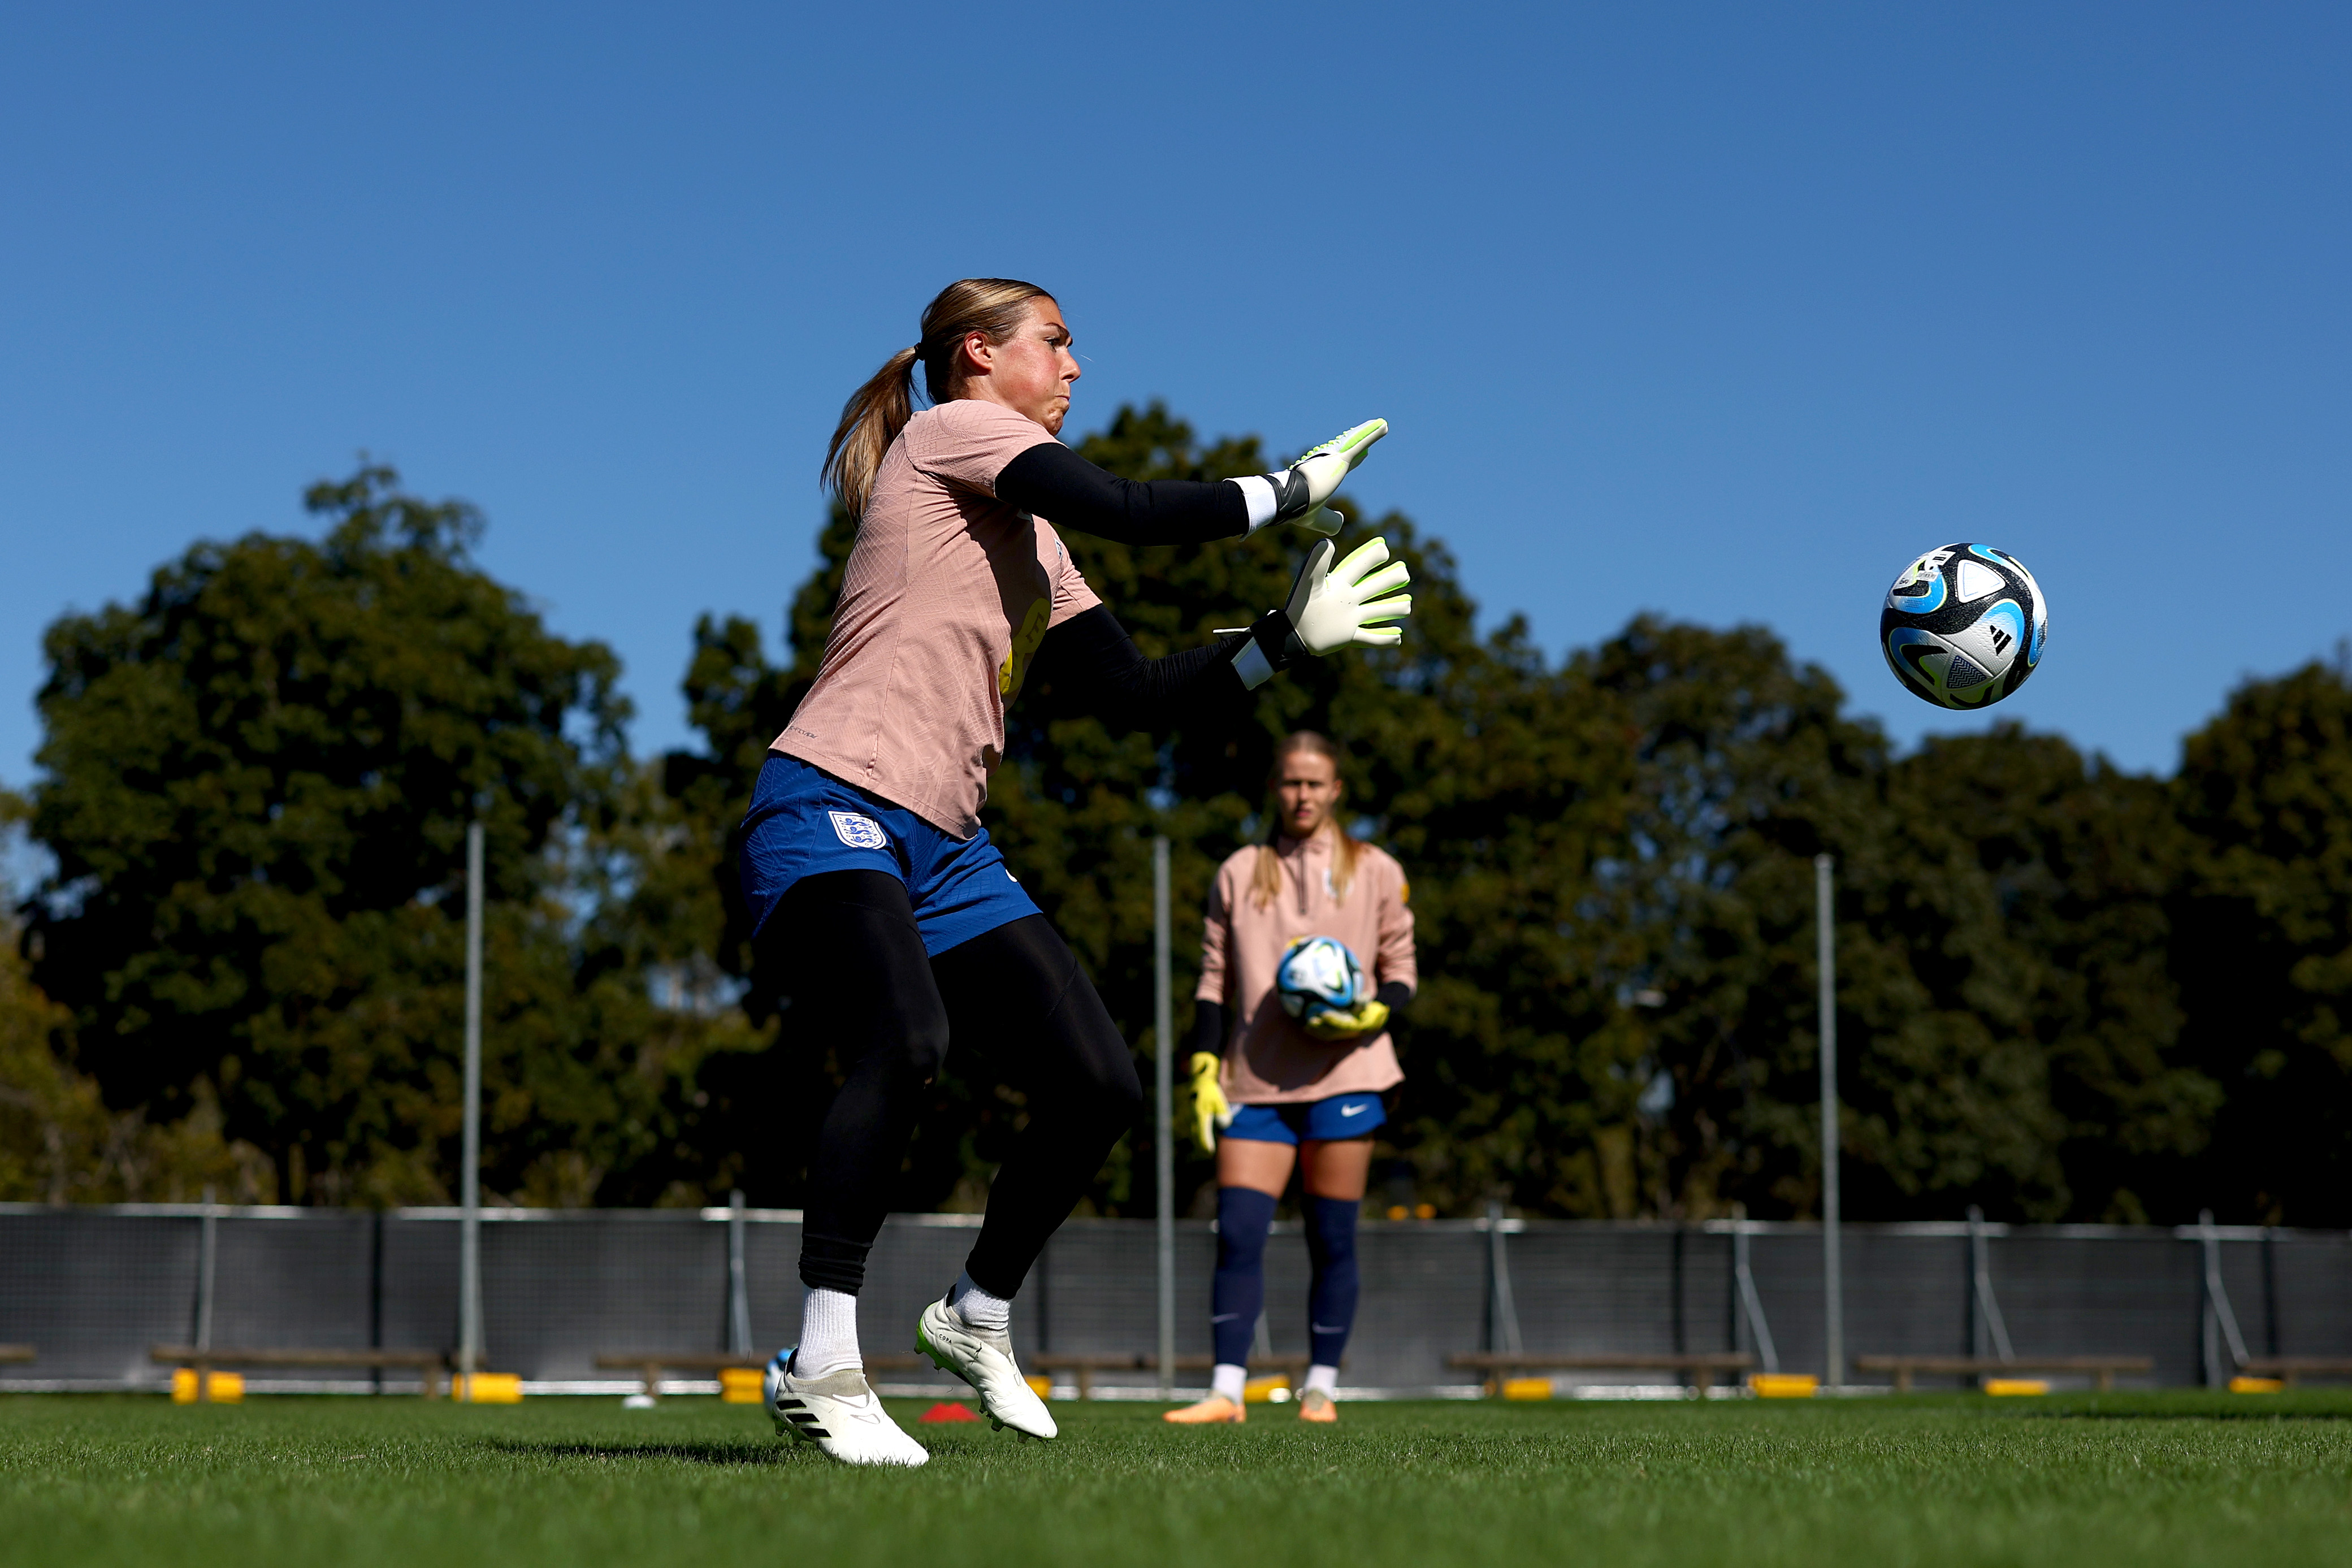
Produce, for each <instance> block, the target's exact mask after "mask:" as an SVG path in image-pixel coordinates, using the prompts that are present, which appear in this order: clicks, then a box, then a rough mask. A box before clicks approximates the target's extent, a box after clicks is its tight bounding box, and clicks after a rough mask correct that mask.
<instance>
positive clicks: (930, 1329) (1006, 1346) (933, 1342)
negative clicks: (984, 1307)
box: [915, 1298, 1061, 1437]
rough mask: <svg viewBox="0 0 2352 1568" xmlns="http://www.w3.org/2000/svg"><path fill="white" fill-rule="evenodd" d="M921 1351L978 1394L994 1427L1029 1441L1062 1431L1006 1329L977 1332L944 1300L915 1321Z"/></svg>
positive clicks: (916, 1336)
mask: <svg viewBox="0 0 2352 1568" xmlns="http://www.w3.org/2000/svg"><path fill="white" fill-rule="evenodd" d="M915 1349H916V1350H918V1351H919V1352H922V1353H923V1354H925V1355H927V1356H929V1357H930V1358H931V1364H932V1365H933V1366H936V1367H938V1368H939V1369H940V1371H941V1372H951V1373H955V1374H956V1375H957V1376H958V1377H960V1378H961V1379H963V1380H964V1381H965V1382H966V1383H968V1384H971V1386H972V1387H973V1388H974V1389H975V1390H976V1391H978V1393H979V1394H980V1402H981V1404H982V1406H983V1407H985V1408H986V1410H987V1411H988V1420H989V1424H990V1425H991V1426H994V1427H995V1428H996V1429H997V1430H998V1431H1000V1432H1002V1431H1003V1430H1004V1429H1005V1428H1006V1427H1007V1426H1010V1427H1012V1428H1013V1430H1014V1431H1015V1432H1018V1433H1020V1434H1022V1436H1027V1437H1052V1436H1058V1435H1059V1433H1060V1431H1061V1428H1060V1427H1058V1426H1055V1425H1054V1415H1053V1413H1052V1412H1051V1411H1049V1410H1047V1409H1046V1408H1045V1401H1044V1400H1042V1399H1040V1398H1038V1397H1037V1391H1036V1390H1035V1389H1034V1388H1032V1387H1030V1386H1029V1384H1028V1381H1027V1380H1026V1379H1024V1377H1023V1376H1022V1375H1021V1363H1019V1362H1016V1361H1014V1360H1013V1336H1012V1335H1011V1334H1008V1333H1006V1332H1005V1331H1003V1330H1002V1329H975V1328H973V1327H971V1325H970V1324H968V1323H966V1322H965V1321H963V1319H962V1317H961V1315H959V1314H958V1313H957V1312H955V1311H954V1310H951V1309H950V1307H949V1306H948V1304H947V1301H946V1300H945V1299H944V1298H942V1299H941V1300H937V1301H934V1302H932V1303H931V1304H930V1305H929V1306H928V1307H926V1308H924V1309H923V1315H922V1316H921V1317H920V1318H919V1319H918V1320H916V1322H915Z"/></svg>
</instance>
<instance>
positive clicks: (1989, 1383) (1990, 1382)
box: [1984, 1377, 2050, 1395]
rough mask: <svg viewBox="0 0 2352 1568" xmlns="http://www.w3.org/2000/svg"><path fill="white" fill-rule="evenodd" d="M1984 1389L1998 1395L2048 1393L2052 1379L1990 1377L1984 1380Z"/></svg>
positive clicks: (1988, 1392)
mask: <svg viewBox="0 0 2352 1568" xmlns="http://www.w3.org/2000/svg"><path fill="white" fill-rule="evenodd" d="M1984 1391H1985V1392H1986V1393H1987V1394H1996V1395H2015V1394H2047V1393H2049V1392H2050V1380H2049V1379H2048V1378H2043V1377H1989V1378H1986V1379H1985V1380H1984Z"/></svg>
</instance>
